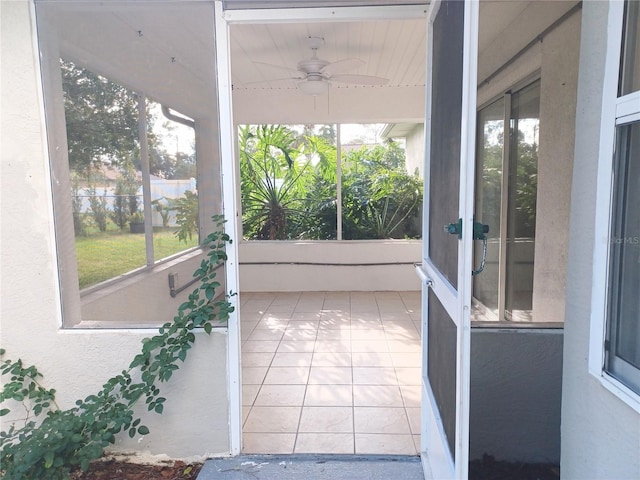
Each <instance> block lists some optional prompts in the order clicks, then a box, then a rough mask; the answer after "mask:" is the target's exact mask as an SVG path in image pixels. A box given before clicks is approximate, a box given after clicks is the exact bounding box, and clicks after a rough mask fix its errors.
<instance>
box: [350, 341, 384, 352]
mask: <svg viewBox="0 0 640 480" xmlns="http://www.w3.org/2000/svg"><path fill="white" fill-rule="evenodd" d="M351 351H352V352H373V353H376V352H388V351H389V347H388V346H387V342H383V341H377V340H351Z"/></svg>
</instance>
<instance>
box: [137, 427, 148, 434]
mask: <svg viewBox="0 0 640 480" xmlns="http://www.w3.org/2000/svg"><path fill="white" fill-rule="evenodd" d="M138 433H139V434H140V435H148V434H149V429H148V428H147V427H145V426H144V425H141V426H139V427H138Z"/></svg>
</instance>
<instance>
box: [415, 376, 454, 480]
mask: <svg viewBox="0 0 640 480" xmlns="http://www.w3.org/2000/svg"><path fill="white" fill-rule="evenodd" d="M421 434H422V435H424V436H425V438H421V440H420V441H421V442H422V445H423V448H422V450H423V451H422V455H421V457H422V469H423V472H424V476H425V479H427V480H430V479H433V480H441V479H448V478H453V477H454V475H455V465H454V462H453V459H452V458H451V454H450V453H449V449H448V443H447V438H446V436H445V435H444V426H443V425H442V418H441V417H440V415H439V412H438V406H437V404H436V400H435V397H434V396H433V391H432V390H431V387H430V386H429V384H428V383H425V382H422V430H421ZM427 445H428V446H429V448H428V449H427V448H426V446H427Z"/></svg>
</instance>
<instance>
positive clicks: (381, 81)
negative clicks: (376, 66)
mask: <svg viewBox="0 0 640 480" xmlns="http://www.w3.org/2000/svg"><path fill="white" fill-rule="evenodd" d="M329 80H330V81H331V82H337V83H351V84H354V85H386V84H387V83H389V79H388V78H382V77H373V76H371V75H350V74H343V75H333V76H332V77H331V78H330V79H329Z"/></svg>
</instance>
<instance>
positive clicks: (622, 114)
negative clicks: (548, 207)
mask: <svg viewBox="0 0 640 480" xmlns="http://www.w3.org/2000/svg"><path fill="white" fill-rule="evenodd" d="M624 8H625V3H624V2H609V13H608V19H607V20H608V25H609V30H608V41H607V46H606V53H605V64H604V76H603V89H602V92H603V94H602V104H601V117H600V143H599V151H598V166H597V179H596V192H595V194H596V202H595V217H594V221H595V225H594V229H593V237H592V239H591V240H592V241H593V257H592V262H593V276H592V282H591V283H592V285H591V286H592V288H591V318H590V332H589V357H588V371H589V373H590V374H591V375H593V376H594V377H595V378H597V379H598V380H599V382H600V384H601V385H602V386H603V387H604V388H605V389H607V390H608V391H610V392H611V393H612V394H613V395H615V396H616V397H617V398H619V399H620V400H622V401H623V402H624V403H626V404H627V405H629V406H630V407H631V408H633V409H634V410H635V411H637V412H640V393H637V392H635V391H633V390H632V389H631V388H630V387H628V386H627V385H625V384H624V383H623V382H621V381H620V380H618V379H617V378H615V377H614V376H612V375H611V374H610V373H609V372H608V371H607V370H606V365H605V357H606V348H605V342H606V341H607V338H608V335H607V334H608V321H607V320H608V318H607V316H608V309H609V306H608V296H609V292H610V289H609V282H610V268H611V265H610V262H611V242H610V241H609V237H610V235H611V228H612V223H613V201H614V198H613V197H614V196H613V165H614V161H615V158H614V152H615V146H616V129H617V128H618V127H619V126H621V125H625V124H629V123H632V122H635V121H640V108H639V107H638V105H640V91H637V92H634V93H631V94H628V95H625V96H622V97H618V85H619V78H620V75H619V72H620V69H621V68H622V64H621V51H622V32H623V22H624Z"/></svg>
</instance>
